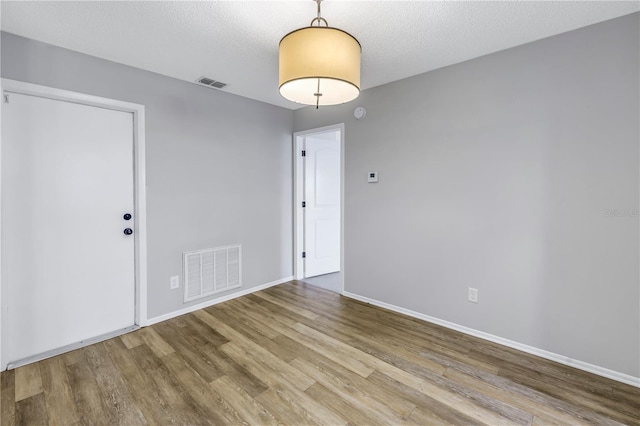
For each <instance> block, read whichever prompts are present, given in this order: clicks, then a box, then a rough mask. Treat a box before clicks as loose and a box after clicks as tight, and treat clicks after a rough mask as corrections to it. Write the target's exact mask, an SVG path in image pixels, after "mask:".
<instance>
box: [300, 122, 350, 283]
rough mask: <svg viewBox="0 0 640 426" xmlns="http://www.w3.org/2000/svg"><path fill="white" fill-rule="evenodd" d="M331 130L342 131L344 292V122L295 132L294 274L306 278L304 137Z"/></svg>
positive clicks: (341, 212) (341, 259) (341, 264)
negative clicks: (303, 254)
mask: <svg viewBox="0 0 640 426" xmlns="http://www.w3.org/2000/svg"><path fill="white" fill-rule="evenodd" d="M331 131H339V132H340V175H341V176H340V293H344V277H345V267H344V181H345V179H344V169H345V158H344V152H345V147H344V140H345V135H344V123H339V124H333V125H330V126H324V127H318V128H315V129H309V130H303V131H300V132H295V133H294V134H293V179H294V191H293V209H294V214H293V233H294V236H293V255H294V261H293V276H294V278H295V279H296V280H301V279H303V278H304V260H303V259H302V252H303V250H304V210H303V208H302V201H303V200H304V160H303V158H302V146H303V143H304V138H305V137H306V136H310V135H313V134H317V133H326V132H331Z"/></svg>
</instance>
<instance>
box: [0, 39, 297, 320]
mask: <svg viewBox="0 0 640 426" xmlns="http://www.w3.org/2000/svg"><path fill="white" fill-rule="evenodd" d="M2 77H4V78H10V79H14V80H20V81H25V82H29V83H35V84H41V85H45V86H51V87H56V88H61V89H67V90H73V91H77V92H82V93H88V94H92V95H97V96H103V97H107V98H113V99H118V100H122V101H128V102H134V103H138V104H143V105H145V107H146V149H147V157H146V167H147V212H148V213H147V224H148V225H147V231H148V292H149V294H148V315H149V317H150V318H152V317H155V316H158V315H162V314H165V313H168V312H172V311H175V310H177V309H180V308H183V307H185V306H188V305H184V304H183V303H182V287H181V288H180V290H169V277H170V276H171V275H182V257H181V256H182V252H183V251H188V250H196V249H201V248H208V247H216V246H222V245H227V244H233V243H241V244H242V249H243V280H244V286H243V288H241V289H239V290H244V289H246V288H249V287H252V286H256V285H259V284H264V283H267V282H271V281H275V280H278V279H281V278H285V277H289V276H291V275H292V256H293V255H292V226H291V222H292V204H291V203H292V172H291V151H292V150H291V131H292V127H293V113H292V112H291V111H289V110H286V109H283V108H279V107H275V106H272V105H268V104H265V103H261V102H257V101H252V100H249V99H245V98H241V97H238V96H234V95H230V94H227V93H224V92H218V91H214V90H212V89H208V88H205V87H200V86H197V85H195V84H190V83H187V82H183V81H180V80H176V79H172V78H168V77H164V76H162V75H159V74H154V73H150V72H146V71H143V70H140V69H136V68H132V67H128V66H124V65H121V64H117V63H114V62H109V61H105V60H102V59H98V58H95V57H91V56H87V55H83V54H80V53H77V52H73V51H69V50H65V49H61V48H58V47H54V46H50V45H46V44H43V43H39V42H36V41H33V40H28V39H25V38H22V37H17V36H15V35H12V34H7V33H2ZM224 294H226V293H223V295H224ZM216 297H220V295H216ZM202 301H203V299H201V300H199V301H198V302H202ZM198 302H194V303H198ZM192 304H193V303H192Z"/></svg>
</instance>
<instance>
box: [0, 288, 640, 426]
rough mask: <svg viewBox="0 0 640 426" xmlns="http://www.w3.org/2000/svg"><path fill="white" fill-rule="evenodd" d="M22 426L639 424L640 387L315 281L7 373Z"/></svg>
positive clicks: (7, 391)
mask: <svg viewBox="0 0 640 426" xmlns="http://www.w3.org/2000/svg"><path fill="white" fill-rule="evenodd" d="M0 379H1V387H0V392H1V394H0V396H1V398H0V401H1V404H2V405H1V408H0V412H1V422H0V423H1V424H2V425H3V426H9V425H14V424H15V425H47V424H50V425H116V424H120V425H144V424H150V425H165V424H166V425H210V424H215V425H223V424H250V425H276V424H283V425H315V424H318V425H347V424H349V425H379V424H380V425H405V424H407V425H410V424H414V425H429V424H433V425H440V424H449V425H481V424H487V425H507V424H520V425H560V424H597V425H618V424H629V425H640V389H638V388H634V387H632V386H627V385H624V384H620V383H618V382H614V381H611V380H608V379H604V378H601V377H598V376H594V375H591V374H589V373H585V372H582V371H580V370H575V369H572V368H569V367H566V366H563V365H559V364H556V363H553V362H550V361H546V360H543V359H540V358H537V357H535V356H532V355H528V354H524V353H521V352H518V351H515V350H512V349H508V348H505V347H502V346H500V345H497V344H493V343H490V342H485V341H482V340H479V339H476V338H473V337H469V336H466V335H463V334H461V333H457V332H454V331H451V330H448V329H445V328H442V327H438V326H436V325H432V324H428V323H424V322H422V321H418V320H415V319H412V318H409V317H405V316H403V315H399V314H396V313H393V312H389V311H386V310H383V309H379V308H377V307H372V306H370V305H367V304H363V303H360V302H357V301H354V300H351V299H347V298H344V297H341V296H339V295H338V294H336V293H332V292H329V291H326V290H323V289H320V288H318V287H313V286H311V285H308V284H304V283H302V282H291V283H288V284H283V285H280V286H277V287H272V288H270V289H267V290H264V291H261V292H258V293H254V294H252V295H248V296H244V297H241V298H238V299H234V300H232V301H229V302H225V303H221V304H218V305H215V306H212V307H210V308H207V309H204V310H200V311H197V312H194V313H192V314H188V315H184V316H181V317H178V318H174V319H172V320H169V321H165V322H162V323H159V324H156V325H154V326H151V327H147V328H144V329H141V330H138V331H135V332H133V333H129V334H127V335H125V336H121V337H117V338H114V339H111V340H108V341H105V342H102V343H98V344H95V345H92V346H89V347H86V348H83V349H79V350H77V351H74V352H70V353H67V354H64V355H61V356H57V357H54V358H50V359H47V360H44V361H41V362H38V363H34V364H31V365H27V366H24V367H21V368H18V369H16V370H12V371H7V372H3V373H2V374H1V375H0Z"/></svg>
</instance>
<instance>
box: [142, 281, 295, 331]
mask: <svg viewBox="0 0 640 426" xmlns="http://www.w3.org/2000/svg"><path fill="white" fill-rule="evenodd" d="M293 279H294V278H293V277H292V276H291V277H286V278H281V279H279V280H276V281H271V282H269V283H266V284H261V285H259V286H256V287H251V288H248V289H246V290H242V291H238V292H236V293H232V294H228V295H226V296H222V297H219V298H217V299H212V300H207V301H206V302H202V303H198V304H197V305H191V306H187V307H186V308H184V309H180V310H178V311H173V312H169V313H168V314H164V315H160V316H157V317H154V318H149V319H148V320H147V323H146V324H145V325H147V326H149V325H153V324H157V323H159V322H162V321H166V320H170V319H171V318H175V317H179V316H180V315H185V314H189V313H191V312H194V311H197V310H200V309H204V308H208V307H209V306H213V305H217V304H218V303H222V302H226V301H228V300H232V299H236V298H238V297H242V296H246V295H247V294H251V293H255V292H257V291H260V290H264V289H266V288H269V287H273V286H276V285H280V284H284V283H287V282H289V281H291V280H293Z"/></svg>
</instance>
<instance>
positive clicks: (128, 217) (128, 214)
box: [122, 213, 131, 220]
mask: <svg viewBox="0 0 640 426" xmlns="http://www.w3.org/2000/svg"><path fill="white" fill-rule="evenodd" d="M122 218H123V219H124V220H129V219H131V213H125V214H124V216H122Z"/></svg>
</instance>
